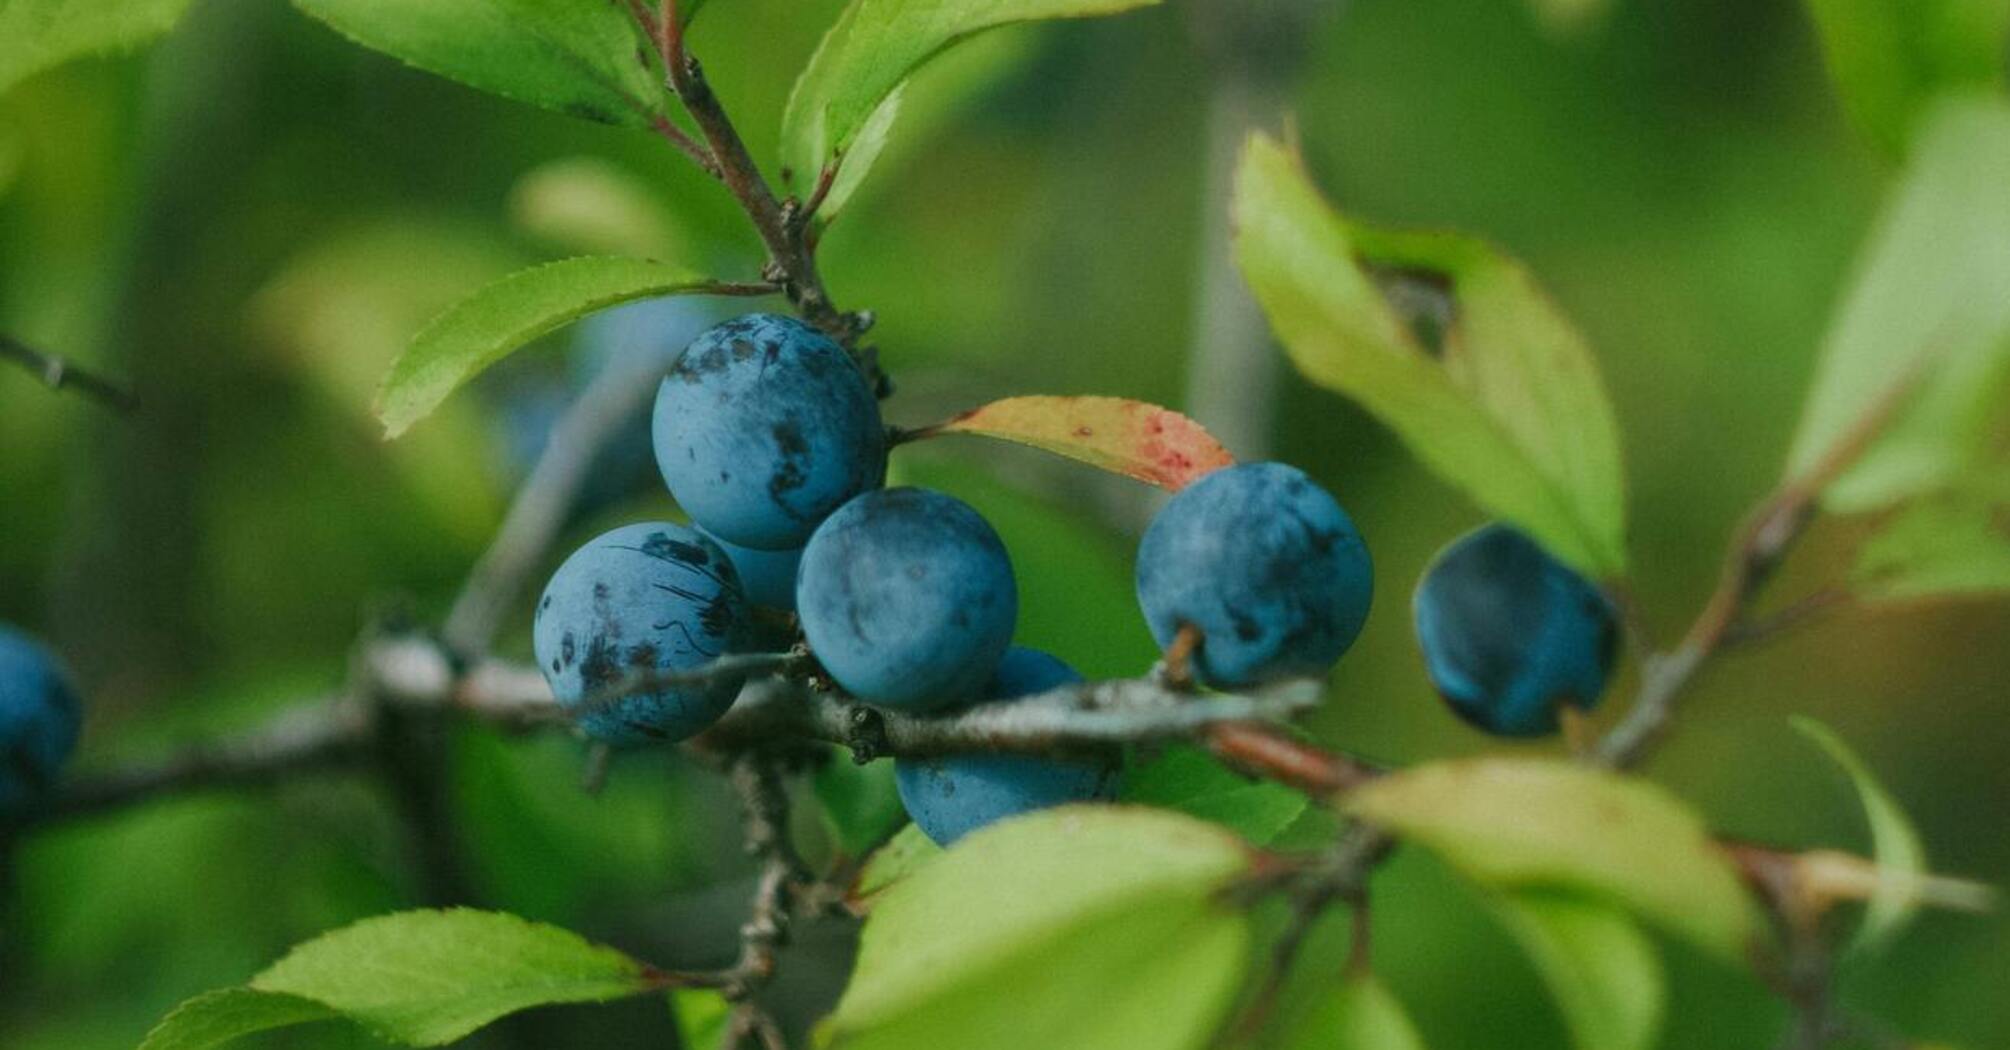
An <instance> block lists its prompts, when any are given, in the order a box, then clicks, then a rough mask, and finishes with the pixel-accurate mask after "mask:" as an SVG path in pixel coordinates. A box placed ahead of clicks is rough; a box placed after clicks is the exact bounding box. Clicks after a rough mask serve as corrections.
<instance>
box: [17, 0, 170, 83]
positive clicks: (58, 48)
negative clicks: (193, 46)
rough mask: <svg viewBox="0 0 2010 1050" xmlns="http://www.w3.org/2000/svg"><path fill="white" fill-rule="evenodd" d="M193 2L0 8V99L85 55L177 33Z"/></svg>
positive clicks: (135, 0)
mask: <svg viewBox="0 0 2010 1050" xmlns="http://www.w3.org/2000/svg"><path fill="white" fill-rule="evenodd" d="M187 8H188V0H6V2H5V3H0V94H5V93H6V92H7V90H8V89H9V88H12V87H13V86H14V85H16V84H18V83H20V82H21V81H23V80H26V79H28V78H29V77H31V76H33V75H35V74H36V73H40V72H42V71H43V70H45V69H51V68H53V67H55V66H58V65H61V64H62V63H64V62H68V61H70V60H71V59H73V58H82V57H83V56H85V55H92V54H103V53H109V52H114V51H124V50H128V49H130V48H135V47H138V46H140V45H141V44H144V43H146V42H148V41H150V40H152V39H153V38H155V37H157V36H160V35H161V34H163V33H166V32H167V31H168V30H170V29H173V28H174V24H175V22H177V21H179V20H180V19H181V15H182V12H183V11H184V10H186V9H187Z"/></svg>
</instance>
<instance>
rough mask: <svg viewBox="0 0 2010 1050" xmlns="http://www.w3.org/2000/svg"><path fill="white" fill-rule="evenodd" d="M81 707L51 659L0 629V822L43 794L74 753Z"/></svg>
mask: <svg viewBox="0 0 2010 1050" xmlns="http://www.w3.org/2000/svg"><path fill="white" fill-rule="evenodd" d="M82 720H83V709H82V705H80V704H79V703H78V702H77V693H76V690H75V689H74V688H73V687H72V686H71V685H70V680H69V677H68V676H67V675H66V674H64V672H63V669H62V667H61V666H60V665H59V664H58V663H57V662H56V658H55V657H54V656H53V655H51V654H50V653H49V651H48V650H47V649H44V648H43V647H42V646H41V645H40V644H39V643H37V642H36V641H35V640H34V639H32V638H29V637H28V636H27V635H25V634H22V633H20V632H19V631H16V630H13V629H12V628H9V627H5V626H0V818H4V817H7V816H10V815H19V814H21V813H24V812H26V811H27V810H28V809H29V808H31V807H32V806H33V805H34V804H35V802H36V801H37V800H38V799H40V798H41V797H43V796H44V795H46V794H47V793H48V791H49V788H50V786H51V785H53V784H54V783H55V781H56V774H57V773H58V772H59V771H60V770H61V769H62V767H63V763H64V762H66V761H68V760H69V757H70V752H71V751H73V750H75V749H76V746H77V732H78V730H79V728H80V726H81V723H82Z"/></svg>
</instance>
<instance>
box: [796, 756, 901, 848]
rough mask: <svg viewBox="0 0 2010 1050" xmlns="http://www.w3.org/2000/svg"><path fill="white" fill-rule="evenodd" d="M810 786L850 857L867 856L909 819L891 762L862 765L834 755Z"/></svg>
mask: <svg viewBox="0 0 2010 1050" xmlns="http://www.w3.org/2000/svg"><path fill="white" fill-rule="evenodd" d="M810 787H811V789H812V790H814V791H815V792H816V796H817V801H818V802H820V803H822V809H823V815H824V823H825V824H827V825H828V826H829V827H830V832H831V837H832V838H833V839H834V840H836V842H837V848H838V850H839V851H840V852H842V853H843V854H844V855H845V856H847V857H862V856H864V855H865V853H866V851H867V850H870V849H872V848H873V847H874V846H877V845H879V844H880V843H882V842H885V841H886V838H887V836H888V835H891V834H893V832H894V829H896V828H898V827H900V825H901V824H902V822H904V821H906V820H907V811H906V810H905V809H902V808H901V805H900V791H899V789H898V788H896V787H895V786H894V781H893V763H892V762H871V763H868V764H866V765H859V764H858V763H856V762H853V761H852V760H851V757H850V756H849V755H844V754H834V755H832V756H831V760H830V761H829V762H826V763H824V766H823V768H822V769H819V770H817V773H816V776H815V777H814V778H812V779H811V781H810Z"/></svg>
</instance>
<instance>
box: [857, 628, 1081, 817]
mask: <svg viewBox="0 0 2010 1050" xmlns="http://www.w3.org/2000/svg"><path fill="white" fill-rule="evenodd" d="M1081 680H1082V676H1081V675H1079V674H1076V673H1075V669H1074V668H1072V667H1069V666H1068V665H1067V664H1065V663H1062V662H1061V661H1060V660H1058V659H1056V658H1054V657H1052V656H1049V655H1047V654H1046V653H1043V652H1041V651H1040V650H1038V649H1027V648H1024V647H1022V646H1013V647H1012V649H1011V650H1010V651H1008V652H1007V653H1006V654H1005V659H1004V660H1003V661H1002V662H1001V663H1000V664H999V665H998V671H997V673H996V674H994V675H992V677H991V681H990V683H989V684H988V685H987V686H986V687H985V690H984V695H985V697H986V698H988V699H991V700H1016V699H1019V698H1021V697H1025V696H1032V695H1034V694H1036V693H1044V692H1046V691H1048V690H1050V689H1058V688H1060V687H1061V686H1064V685H1068V684H1070V683H1073V682H1079V681H1081ZM893 772H894V782H895V784H896V785H898V787H899V788H900V801H901V804H902V805H904V806H906V807H907V815H908V816H910V817H913V818H914V822H915V824H917V825H919V826H920V827H921V830H922V831H923V832H925V833H926V834H927V835H928V837H929V838H931V839H933V840H935V842H936V843H937V844H939V845H943V846H947V845H949V844H951V843H953V842H955V841H956V840H957V839H960V838H962V837H963V836H965V835H967V834H969V833H970V832H972V831H975V830H977V829H978V828H981V827H983V826H985V825H986V824H990V823H993V822H996V821H1000V820H1004V819H1005V818H1007V817H1013V816H1017V815H1019V814H1021V813H1030V812H1032V811H1034V810H1036V809H1045V808H1047V807H1049V806H1060V805H1065V804H1067V803H1070V802H1093V801H1099V800H1107V799H1109V798H1111V797H1113V796H1114V795H1115V787H1116V773H1117V767H1116V763H1114V762H1109V761H1104V762H1096V761H1071V760H1061V759H1052V758H1039V757H1036V756H1033V755H977V754H971V755H944V756H941V757H937V758H925V759H909V758H903V759H901V760H899V761H898V762H895V763H894V766H893Z"/></svg>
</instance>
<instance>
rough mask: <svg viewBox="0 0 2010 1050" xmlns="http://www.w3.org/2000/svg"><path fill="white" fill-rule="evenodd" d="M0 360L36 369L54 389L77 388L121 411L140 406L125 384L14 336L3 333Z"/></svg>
mask: <svg viewBox="0 0 2010 1050" xmlns="http://www.w3.org/2000/svg"><path fill="white" fill-rule="evenodd" d="M0 360H7V361H12V362H14V363H15V364H18V365H20V366H21V367H23V368H25V369H27V370H28V371H30V372H33V373H35V374H36V375H37V376H40V377H41V380H42V382H43V384H44V385H46V386H47V387H48V388H49V389H51V390H74V391H76V392H77V393H80V394H83V395H86V396H88V397H90V398H92V399H94V400H96V401H98V402H99V403H100V404H103V405H105V406H107V407H109V408H111V409H113V410H115V411H118V412H131V411H133V410H134V409H137V408H138V407H139V399H138V398H136V397H134V396H133V394H132V392H131V391H129V390H127V389H126V388H125V387H122V386H120V385H118V384H117V383H114V382H112V381H110V380H108V379H102V378H99V377H98V376H97V375H95V374H93V373H92V372H90V371H88V370H86V369H83V368H80V367H78V366H76V365H74V364H71V363H70V362H68V361H66V360H64V359H63V358H60V357H57V356H55V355H54V354H45V353H43V352H42V351H40V350H37V349H35V348H34V347H32V346H29V345H28V344H26V343H23V342H21V341H20V340H18V339H15V338H14V337H12V336H9V335H0Z"/></svg>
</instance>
